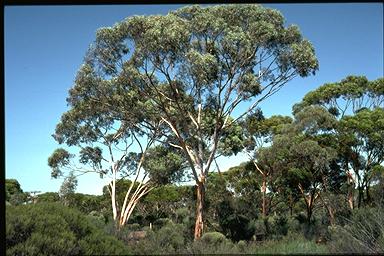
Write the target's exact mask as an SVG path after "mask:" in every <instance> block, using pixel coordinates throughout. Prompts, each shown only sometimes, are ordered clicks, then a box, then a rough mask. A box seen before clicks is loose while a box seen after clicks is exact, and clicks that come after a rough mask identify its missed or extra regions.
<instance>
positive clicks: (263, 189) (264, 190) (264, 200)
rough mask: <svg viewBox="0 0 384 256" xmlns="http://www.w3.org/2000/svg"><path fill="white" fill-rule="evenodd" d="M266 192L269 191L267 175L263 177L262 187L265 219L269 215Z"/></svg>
mask: <svg viewBox="0 0 384 256" xmlns="http://www.w3.org/2000/svg"><path fill="white" fill-rule="evenodd" d="M266 191H267V181H266V177H265V175H263V185H262V186H261V192H262V195H263V202H262V214H263V217H265V216H267V213H266Z"/></svg>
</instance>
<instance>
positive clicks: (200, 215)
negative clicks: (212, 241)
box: [195, 178, 205, 240]
mask: <svg viewBox="0 0 384 256" xmlns="http://www.w3.org/2000/svg"><path fill="white" fill-rule="evenodd" d="M204 183H205V180H204V178H203V179H200V180H199V181H198V182H197V185H196V191H197V201H196V222H195V240H198V239H200V238H201V236H202V235H203V232H204V197H205V184H204Z"/></svg>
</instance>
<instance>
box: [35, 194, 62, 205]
mask: <svg viewBox="0 0 384 256" xmlns="http://www.w3.org/2000/svg"><path fill="white" fill-rule="evenodd" d="M58 201H60V196H59V193H56V192H45V193H42V194H39V195H37V202H47V203H54V202H58Z"/></svg>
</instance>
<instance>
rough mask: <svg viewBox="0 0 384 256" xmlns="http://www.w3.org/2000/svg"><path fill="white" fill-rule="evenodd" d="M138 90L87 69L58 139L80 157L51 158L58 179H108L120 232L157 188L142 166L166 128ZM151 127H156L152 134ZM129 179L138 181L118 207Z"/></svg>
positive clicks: (61, 154)
mask: <svg viewBox="0 0 384 256" xmlns="http://www.w3.org/2000/svg"><path fill="white" fill-rule="evenodd" d="M134 89H135V88H130V89H127V88H126V87H124V83H121V82H119V81H116V80H106V79H102V78H101V77H100V76H99V75H98V74H97V72H96V71H95V70H94V69H93V67H92V65H90V64H89V63H85V64H84V65H82V66H81V68H80V70H79V71H78V73H77V76H76V79H75V83H74V86H73V87H72V88H71V89H70V90H69V97H68V98H67V103H68V105H69V107H70V109H69V110H68V111H67V112H65V113H64V114H63V115H62V117H61V120H60V122H59V123H58V124H57V126H56V130H55V133H54V134H53V137H54V139H55V140H56V141H57V142H58V143H59V144H64V143H65V144H66V145H67V146H68V147H69V148H76V149H77V152H76V154H73V153H70V152H69V151H68V150H67V149H64V148H58V149H56V150H55V151H54V152H53V153H52V155H51V156H50V157H49V158H48V165H49V166H50V167H51V169H52V172H51V176H52V177H53V178H60V177H63V176H64V177H65V176H66V174H67V173H66V172H69V173H70V175H71V173H72V174H73V176H72V178H71V180H74V179H75V178H76V177H78V176H79V175H83V174H86V173H97V174H98V175H100V178H104V177H107V178H108V179H109V180H110V182H109V184H108V192H109V194H110V197H111V207H112V212H113V219H114V220H115V221H116V224H117V225H118V226H119V227H121V226H123V225H125V224H126V222H127V220H128V218H129V216H130V215H131V214H132V211H133V210H134V208H135V206H136V204H137V203H138V201H139V199H140V198H141V197H143V196H144V195H145V194H146V193H148V192H149V191H150V190H151V189H152V187H153V186H152V185H153V184H152V183H151V182H149V181H148V179H147V174H148V173H147V172H144V173H143V171H142V166H143V162H144V159H145V157H146V154H147V150H148V148H149V147H150V146H151V145H153V144H154V141H155V140H156V138H157V136H158V134H157V131H158V129H159V126H160V125H161V124H160V122H158V121H157V120H156V119H151V117H150V114H147V113H148V111H147V108H146V107H145V106H144V104H145V103H144V102H143V101H140V100H139V99H140V95H139V94H138V91H137V90H134ZM144 123H145V126H144V125H143V124H144ZM148 125H152V126H151V128H150V129H149V128H146V127H148ZM75 151H76V150H75ZM68 177H70V176H68ZM127 177H131V178H132V179H133V182H132V183H131V184H130V186H129V187H127V188H125V191H126V193H125V197H124V199H123V200H122V201H120V202H118V198H117V197H116V186H117V184H118V181H119V180H120V179H125V178H127ZM137 182H138V183H139V184H138V186H135V185H136V183H137Z"/></svg>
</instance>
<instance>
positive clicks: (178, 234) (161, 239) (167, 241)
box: [132, 221, 186, 255]
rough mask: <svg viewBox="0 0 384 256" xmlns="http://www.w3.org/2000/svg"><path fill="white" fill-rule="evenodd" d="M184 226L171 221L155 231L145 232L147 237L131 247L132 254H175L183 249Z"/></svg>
mask: <svg viewBox="0 0 384 256" xmlns="http://www.w3.org/2000/svg"><path fill="white" fill-rule="evenodd" d="M184 228H185V227H184V226H183V225H180V224H174V223H173V222H172V221H170V222H168V223H167V224H166V225H164V226H163V227H161V228H160V229H159V230H157V231H151V230H146V232H147V237H146V238H144V239H143V240H140V241H138V242H137V243H136V244H135V245H132V249H133V252H134V254H136V255H141V254H144V255H149V254H177V253H181V252H182V251H183V249H184V247H185V242H186V238H185V237H184V233H185V231H184Z"/></svg>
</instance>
